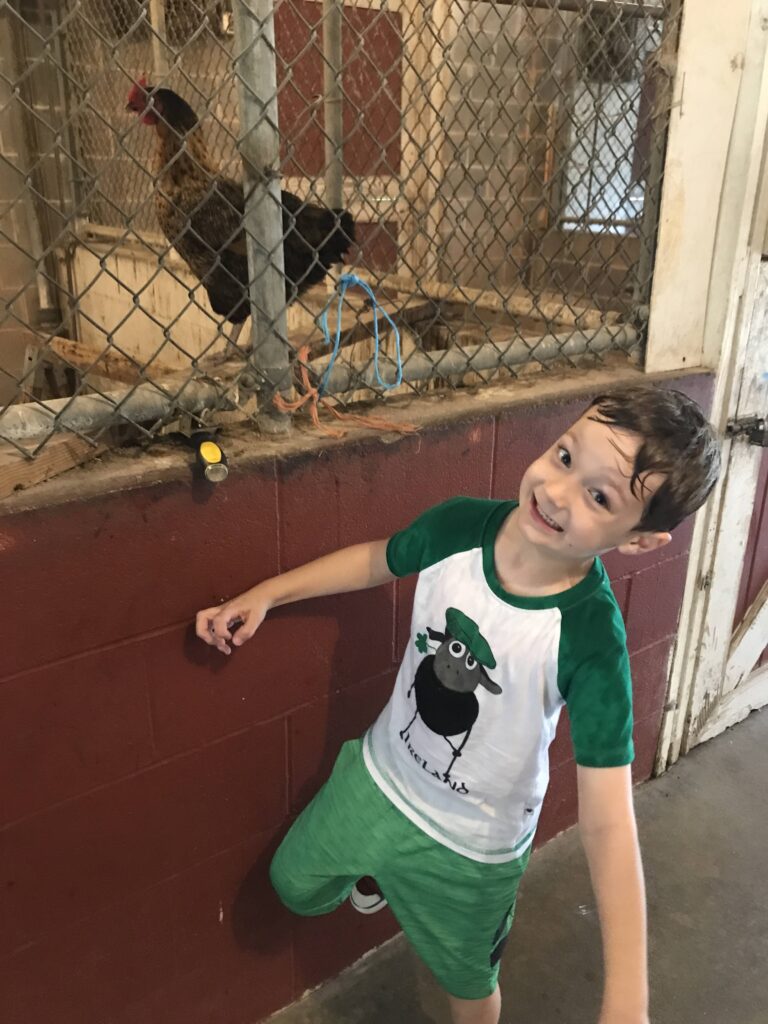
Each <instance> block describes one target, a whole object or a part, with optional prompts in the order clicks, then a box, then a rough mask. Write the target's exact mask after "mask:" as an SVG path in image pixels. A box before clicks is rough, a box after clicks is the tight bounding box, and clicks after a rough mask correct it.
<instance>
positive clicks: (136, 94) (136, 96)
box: [128, 75, 148, 105]
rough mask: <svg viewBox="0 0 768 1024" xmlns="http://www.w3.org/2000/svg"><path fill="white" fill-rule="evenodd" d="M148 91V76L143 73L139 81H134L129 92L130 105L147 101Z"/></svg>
mask: <svg viewBox="0 0 768 1024" xmlns="http://www.w3.org/2000/svg"><path fill="white" fill-rule="evenodd" d="M147 91H148V90H147V76H146V75H142V76H141V78H140V79H139V80H138V82H134V83H133V85H132V86H131V91H130V92H129V93H128V103H129V105H132V104H134V103H138V102H139V101H142V102H146V99H147Z"/></svg>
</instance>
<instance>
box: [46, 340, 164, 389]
mask: <svg viewBox="0 0 768 1024" xmlns="http://www.w3.org/2000/svg"><path fill="white" fill-rule="evenodd" d="M40 345H41V349H42V350H45V349H49V350H50V351H52V352H55V353H56V355H57V356H60V357H61V358H62V359H63V360H64V361H65V362H66V363H68V364H69V365H70V366H73V367H74V368H75V369H76V370H80V371H81V372H87V373H89V374H90V373H93V374H98V376H100V377H106V378H108V379H109V380H110V381H117V382H119V383H121V384H140V383H142V382H143V381H146V380H162V379H164V378H165V377H167V376H168V375H169V374H172V373H178V372H179V370H178V367H176V368H174V367H171V366H168V365H167V364H166V363H161V362H160V361H159V360H157V359H153V360H152V361H151V362H150V363H148V364H147V365H146V366H144V365H143V364H142V363H140V362H138V361H137V360H134V359H129V358H128V356H124V355H122V354H121V353H119V352H116V351H115V349H113V348H112V347H111V346H109V345H100V346H98V347H97V346H95V345H93V344H89V343H88V342H83V341H76V340H74V339H72V338H59V337H57V336H55V335H54V336H52V337H49V338H45V339H41V342H40Z"/></svg>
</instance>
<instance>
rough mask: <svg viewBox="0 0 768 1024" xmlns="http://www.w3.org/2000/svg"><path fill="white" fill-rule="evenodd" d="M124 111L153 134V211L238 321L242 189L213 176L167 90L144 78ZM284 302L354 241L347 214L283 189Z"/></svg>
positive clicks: (243, 261)
mask: <svg viewBox="0 0 768 1024" xmlns="http://www.w3.org/2000/svg"><path fill="white" fill-rule="evenodd" d="M127 109H128V110H132V111H134V112H135V113H136V114H138V115H139V116H140V117H141V121H142V123H143V124H146V125H151V126H153V127H154V128H155V130H156V132H157V147H156V152H155V164H156V174H157V185H156V192H155V210H156V213H157V219H158V221H159V222H160V226H161V228H162V230H163V233H164V235H165V237H166V238H167V239H168V241H169V242H170V243H171V245H172V246H173V247H174V249H176V251H177V252H178V254H179V255H180V256H181V257H182V259H183V260H184V261H185V262H186V263H187V264H188V266H189V268H190V269H191V270H192V272H193V273H194V275H195V276H196V277H197V278H198V279H199V281H200V283H201V284H202V285H203V287H204V288H205V290H206V291H207V293H208V298H209V300H210V303H211V308H212V309H213V310H214V312H216V313H218V314H219V315H220V316H221V317H223V318H224V319H225V320H228V321H229V322H230V323H232V324H235V325H236V327H235V331H234V332H233V336H232V339H231V340H232V341H234V340H236V337H237V334H239V331H240V327H241V326H242V324H243V322H244V321H245V320H246V319H247V318H248V316H249V315H250V302H249V297H248V260H247V257H246V245H245V231H244V229H243V217H244V213H245V199H244V195H243V188H242V186H241V185H240V184H239V183H238V182H236V181H233V180H232V179H230V178H226V177H224V176H223V175H221V174H219V173H218V169H217V168H216V166H215V165H214V163H213V161H212V160H211V157H210V156H209V154H208V149H207V147H206V142H205V138H204V135H203V132H202V129H201V128H200V125H199V122H198V118H197V115H196V114H195V112H194V111H193V110H192V108H191V107H190V106H189V104H188V103H187V102H186V101H185V100H183V99H182V98H181V96H179V95H178V94H177V93H175V92H173V91H172V90H171V89H163V88H158V89H156V88H154V87H153V86H151V85H148V84H147V82H146V81H145V79H141V80H140V81H139V82H138V83H137V84H135V85H134V86H133V87H132V88H131V91H130V93H129V95H128V105H127ZM281 200H282V206H283V260H284V268H285V299H286V304H289V303H291V302H293V301H294V299H296V297H297V296H299V295H301V293H302V292H303V291H305V290H306V289H307V288H309V287H310V286H311V285H313V284H318V283H319V282H320V281H322V280H323V278H324V277H325V275H326V273H327V272H328V270H329V268H330V267H331V266H332V265H333V264H334V263H340V262H341V260H342V257H343V256H344V255H345V253H346V252H347V251H348V250H349V248H350V247H351V245H352V243H353V242H354V237H355V229H354V222H353V220H352V217H351V216H350V214H349V213H348V212H347V211H345V210H331V209H328V208H327V207H324V206H316V205H314V204H310V203H306V202H304V201H303V200H301V199H299V198H298V197H297V196H295V195H293V194H292V193H290V192H286V191H282V192H281Z"/></svg>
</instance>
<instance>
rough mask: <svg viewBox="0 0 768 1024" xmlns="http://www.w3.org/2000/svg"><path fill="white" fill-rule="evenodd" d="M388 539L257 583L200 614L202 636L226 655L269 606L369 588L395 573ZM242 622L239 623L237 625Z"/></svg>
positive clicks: (249, 633) (247, 637)
mask: <svg viewBox="0 0 768 1024" xmlns="http://www.w3.org/2000/svg"><path fill="white" fill-rule="evenodd" d="M388 543H389V542H388V541H387V540H373V541H367V542H366V543H364V544H355V545H353V546H352V547H349V548H341V549H340V550H339V551H334V552H333V554H330V555H324V556H323V557H322V558H318V559H316V560H315V561H314V562H307V564H306V565H301V566H299V568H298V569H291V571H290V572H286V573H283V574H282V575H280V576H273V577H272V578H271V579H268V580H264V581H263V582H262V583H257V584H256V585H255V586H254V587H251V589H250V590H246V591H245V593H243V594H240V595H239V596H238V597H234V598H232V600H231V601H226V602H225V603H224V604H221V605H217V606H216V607H213V608H204V609H203V610H202V611H200V612H198V613H197V619H196V623H195V628H196V631H197V635H198V636H199V637H200V639H201V640H204V641H205V642H206V643H207V644H210V645H211V646H212V647H216V648H217V649H218V650H220V651H221V652H222V654H229V653H231V650H232V648H231V646H230V644H231V645H233V646H235V647H240V646H242V644H244V643H245V641H246V640H250V638H251V637H252V636H253V634H254V633H255V632H256V630H257V629H258V628H259V626H260V625H261V623H262V622H263V621H264V616H265V615H266V614H267V612H268V611H269V610H270V608H277V607H278V606H279V605H281V604H290V602H291V601H303V600H304V599H305V598H308V597H325V596H327V595H329V594H342V593H346V592H347V591H350V590H365V589H367V588H368V587H377V586H379V585H380V584H382V583H389V582H390V580H393V579H394V578H395V577H394V576H393V575H392V573H391V572H390V571H389V567H388V566H387V544H388ZM238 624H239V625H238Z"/></svg>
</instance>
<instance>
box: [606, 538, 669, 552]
mask: <svg viewBox="0 0 768 1024" xmlns="http://www.w3.org/2000/svg"><path fill="white" fill-rule="evenodd" d="M671 540H672V534H671V533H662V532H658V533H635V534H633V535H632V538H631V540H628V541H626V542H625V543H624V544H619V545H618V547H617V548H616V550H617V551H618V552H619V554H622V555H647V554H648V552H650V551H656V549H657V548H663V547H664V545H665V544H669V542H670V541H671Z"/></svg>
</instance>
